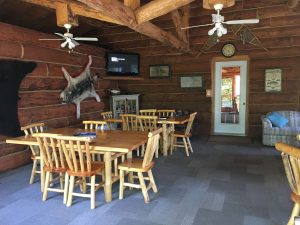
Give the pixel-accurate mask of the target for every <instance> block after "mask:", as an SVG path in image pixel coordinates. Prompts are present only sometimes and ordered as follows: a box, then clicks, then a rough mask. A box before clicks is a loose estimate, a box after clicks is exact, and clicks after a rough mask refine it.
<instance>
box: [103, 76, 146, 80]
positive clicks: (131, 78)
mask: <svg viewBox="0 0 300 225" xmlns="http://www.w3.org/2000/svg"><path fill="white" fill-rule="evenodd" d="M103 79H104V80H144V78H143V77H140V76H136V77H135V76H107V77H103Z"/></svg>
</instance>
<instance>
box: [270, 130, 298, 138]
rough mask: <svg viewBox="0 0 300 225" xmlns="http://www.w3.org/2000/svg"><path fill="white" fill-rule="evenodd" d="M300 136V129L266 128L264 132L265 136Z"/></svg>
mask: <svg viewBox="0 0 300 225" xmlns="http://www.w3.org/2000/svg"><path fill="white" fill-rule="evenodd" d="M298 134H300V127H298V128H296V127H284V128H279V127H273V128H266V129H265V130H264V135H275V136H276V135H278V136H294V137H295V138H296V136H297V135H298Z"/></svg>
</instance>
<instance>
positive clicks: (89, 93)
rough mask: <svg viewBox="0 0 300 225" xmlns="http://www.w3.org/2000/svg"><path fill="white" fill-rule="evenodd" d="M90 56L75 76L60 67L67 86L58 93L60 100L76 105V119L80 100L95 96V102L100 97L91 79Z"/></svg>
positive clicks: (78, 116) (78, 114) (78, 113)
mask: <svg viewBox="0 0 300 225" xmlns="http://www.w3.org/2000/svg"><path fill="white" fill-rule="evenodd" d="M91 64H92V57H91V56H89V61H88V63H87V65H86V66H85V68H84V69H83V71H82V72H81V73H80V74H79V75H78V76H77V77H75V78H73V77H71V76H70V75H69V73H68V72H67V70H66V69H65V68H64V67H62V71H63V73H64V76H65V78H66V80H67V81H68V86H67V87H66V88H65V90H63V91H62V92H61V93H60V101H61V102H62V103H74V104H75V105H76V115H77V119H79V118H80V102H81V101H83V100H84V99H86V98H88V97H95V98H96V100H97V102H100V97H99V95H98V94H97V93H96V91H95V88H94V85H93V79H92V77H91V72H90V66H91Z"/></svg>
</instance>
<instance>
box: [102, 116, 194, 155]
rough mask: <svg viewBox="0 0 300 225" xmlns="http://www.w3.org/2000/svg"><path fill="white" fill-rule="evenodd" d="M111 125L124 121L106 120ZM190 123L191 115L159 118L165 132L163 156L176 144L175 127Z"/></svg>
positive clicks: (163, 134)
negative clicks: (172, 144)
mask: <svg viewBox="0 0 300 225" xmlns="http://www.w3.org/2000/svg"><path fill="white" fill-rule="evenodd" d="M105 121H106V122H109V123H122V119H117V118H110V119H105ZM188 121H189V115H185V116H175V117H172V118H158V120H157V123H158V124H161V125H162V128H163V132H162V138H163V149H162V152H163V155H164V156H168V150H169V148H171V143H173V142H174V135H173V134H174V132H175V125H180V124H186V123H187V122H188ZM171 152H172V151H171Z"/></svg>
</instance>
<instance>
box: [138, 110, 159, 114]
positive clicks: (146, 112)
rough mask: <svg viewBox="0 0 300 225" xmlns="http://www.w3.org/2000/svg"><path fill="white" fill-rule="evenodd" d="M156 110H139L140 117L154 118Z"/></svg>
mask: <svg viewBox="0 0 300 225" xmlns="http://www.w3.org/2000/svg"><path fill="white" fill-rule="evenodd" d="M156 111H157V110H156V109H141V110H140V115H143V116H155V114H156Z"/></svg>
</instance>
